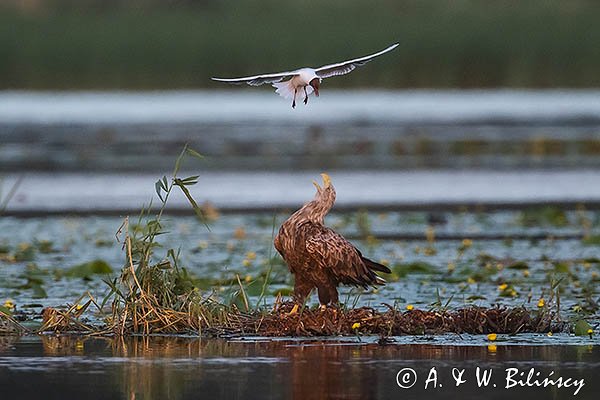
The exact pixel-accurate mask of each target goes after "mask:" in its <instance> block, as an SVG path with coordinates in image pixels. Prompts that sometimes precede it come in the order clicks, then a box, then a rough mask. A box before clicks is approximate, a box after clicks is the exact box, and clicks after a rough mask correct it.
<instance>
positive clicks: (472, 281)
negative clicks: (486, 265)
mask: <svg viewBox="0 0 600 400" xmlns="http://www.w3.org/2000/svg"><path fill="white" fill-rule="evenodd" d="M467 283H468V284H469V285H472V284H474V283H475V279H473V278H471V277H468V278H467Z"/></svg>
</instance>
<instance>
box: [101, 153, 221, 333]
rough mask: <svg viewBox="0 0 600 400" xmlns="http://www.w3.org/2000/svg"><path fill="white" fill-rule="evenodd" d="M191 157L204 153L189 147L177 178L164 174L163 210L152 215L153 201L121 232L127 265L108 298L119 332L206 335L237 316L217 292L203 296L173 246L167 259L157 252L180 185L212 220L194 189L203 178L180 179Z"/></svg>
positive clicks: (158, 187)
mask: <svg viewBox="0 0 600 400" xmlns="http://www.w3.org/2000/svg"><path fill="white" fill-rule="evenodd" d="M190 155H191V156H194V157H201V156H200V155H199V154H198V153H197V152H195V151H194V150H192V149H190V148H188V147H187V146H185V147H184V149H183V151H182V152H181V154H180V155H179V157H178V158H177V161H176V163H175V168H174V171H173V176H172V179H171V181H170V182H169V181H168V180H167V178H166V176H164V177H163V178H162V179H159V180H158V181H157V182H156V185H155V188H156V193H157V196H158V198H159V200H160V204H161V205H160V208H159V209H158V211H157V213H156V214H152V208H151V205H150V206H149V207H148V208H147V209H143V210H142V212H141V213H140V216H139V219H138V221H137V223H136V224H135V226H131V225H130V223H129V219H128V218H126V219H125V221H124V222H123V225H122V226H121V227H120V229H119V232H117V236H118V237H121V239H122V243H123V250H124V251H125V256H126V263H125V266H124V267H123V269H122V271H121V274H120V276H118V277H117V278H115V279H113V280H112V281H106V283H107V284H108V285H109V287H110V293H109V295H108V296H107V297H106V299H105V302H107V301H109V300H110V299H112V304H111V310H112V312H111V316H110V317H109V318H108V325H109V327H110V330H112V332H114V333H116V334H119V335H125V334H129V333H134V334H143V335H148V334H157V333H186V332H187V333H189V332H192V331H193V332H196V333H199V334H201V333H202V331H203V330H205V329H221V330H222V329H226V327H227V326H228V325H229V321H230V319H231V315H232V314H231V313H230V312H229V309H228V307H226V306H224V305H222V304H220V303H219V302H218V301H217V300H216V299H215V298H214V297H213V296H211V295H208V296H203V294H202V293H201V292H200V290H199V289H198V288H197V287H196V285H195V283H194V279H193V278H192V277H191V276H190V275H189V274H188V272H187V270H186V269H185V268H184V267H181V266H180V265H179V252H178V251H176V250H174V249H169V250H167V252H166V256H165V257H164V258H157V256H156V250H157V249H159V248H160V247H161V246H160V244H159V243H158V241H157V238H158V237H159V236H160V235H162V234H164V233H166V231H165V229H164V226H163V221H162V215H163V212H164V210H165V207H166V206H167V202H168V199H169V197H170V195H171V194H172V192H173V190H174V189H175V188H179V189H180V190H181V192H182V193H183V195H184V196H185V197H186V198H187V200H188V201H189V203H190V204H191V206H192V208H193V210H194V212H195V213H196V215H197V217H198V218H199V219H201V220H202V221H203V222H205V221H206V218H205V216H204V213H203V210H202V208H201V207H200V206H198V204H197V203H196V201H195V200H194V198H193V197H192V195H191V193H190V191H189V187H190V186H192V185H195V184H196V183H197V179H198V176H191V177H187V178H179V177H178V173H179V169H180V166H181V163H182V161H183V159H184V158H185V156H190ZM205 224H206V222H205ZM217 327H219V328H217Z"/></svg>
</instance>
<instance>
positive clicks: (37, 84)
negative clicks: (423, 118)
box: [0, 0, 600, 89]
mask: <svg viewBox="0 0 600 400" xmlns="http://www.w3.org/2000/svg"><path fill="white" fill-rule="evenodd" d="M599 16H600V2H598V1H591V0H590V1H585V0H568V1H565V0H528V1H516V0H515V1H509V0H499V1H482V0H479V1H476V0H455V1H439V0H436V1H433V0H384V1H359V0H328V1H318V0H295V1H276V0H263V1H248V0H227V1H225V0H197V1H192V0H184V1H181V0H180V1H176V0H172V1H168V0H162V1H159V0H131V1H124V0H0V89H169V88H172V89H180V88H204V87H217V86H218V85H217V84H216V83H214V82H211V81H210V79H209V78H210V77H211V76H222V77H235V76H243V75H248V74H255V73H261V72H275V71H279V70H287V69H291V68H296V67H300V66H306V65H310V66H315V67H316V66H319V65H322V64H327V63H330V62H335V61H340V60H344V59H347V58H352V57H357V56H361V55H365V54H369V53H371V52H374V51H377V50H380V49H382V48H384V47H386V46H387V45H389V44H391V43H393V42H397V41H398V42H400V43H401V46H400V47H399V48H398V49H397V50H396V51H395V52H394V53H391V54H388V55H386V56H384V57H382V58H381V59H379V60H378V61H377V62H374V63H372V64H370V66H369V69H368V70H367V71H364V73H361V74H351V75H349V76H348V77H347V78H344V79H332V80H331V81H330V82H328V85H331V86H338V87H342V86H344V87H368V86H373V87H385V88H424V87H440V88H474V87H533V88H546V87H575V88H581V87H597V86H600V74H599V73H598V71H600V22H599V19H598V17H599Z"/></svg>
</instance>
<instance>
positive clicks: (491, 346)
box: [487, 344, 498, 353]
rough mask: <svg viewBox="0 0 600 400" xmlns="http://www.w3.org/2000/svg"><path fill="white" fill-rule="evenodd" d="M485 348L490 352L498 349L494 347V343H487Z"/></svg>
mask: <svg viewBox="0 0 600 400" xmlns="http://www.w3.org/2000/svg"><path fill="white" fill-rule="evenodd" d="M487 349H488V351H489V352H490V353H495V352H496V351H497V350H498V347H496V345H495V344H488V347H487Z"/></svg>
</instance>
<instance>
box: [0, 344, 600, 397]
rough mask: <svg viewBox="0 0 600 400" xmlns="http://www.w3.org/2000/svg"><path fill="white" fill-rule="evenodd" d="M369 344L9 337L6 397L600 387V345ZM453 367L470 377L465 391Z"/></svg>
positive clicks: (0, 362) (569, 393)
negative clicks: (485, 376)
mask: <svg viewBox="0 0 600 400" xmlns="http://www.w3.org/2000/svg"><path fill="white" fill-rule="evenodd" d="M365 340H366V342H365V343H358V342H357V341H356V340H352V339H349V340H346V341H340V340H337V339H334V340H328V341H314V340H275V341H273V340H266V339H265V340H260V339H259V340H239V339H238V340H233V341H226V340H221V339H211V340H206V339H204V340H200V339H196V338H172V337H151V338H136V337H134V338H128V339H125V340H121V339H100V338H95V339H94V338H81V337H55V336H41V337H37V336H35V337H23V338H15V337H4V338H2V339H1V340H0V393H2V394H3V398H20V399H34V398H44V399H59V398H60V399H65V398H79V397H81V398H86V399H105V398H106V399H108V398H129V399H141V398H156V399H200V398H232V399H271V398H276V399H279V398H291V399H311V398H351V399H369V398H405V399H406V398H409V399H410V398H423V396H427V397H428V398H431V397H433V398H456V397H457V396H461V397H463V398H498V399H500V398H507V397H508V396H518V398H523V397H525V396H527V397H528V398H531V399H538V398H539V399H548V398H559V399H562V398H565V399H566V398H578V399H591V398H596V397H595V396H596V395H597V391H598V390H599V389H600V386H598V382H597V376H598V373H599V372H600V347H598V346H592V345H580V346H577V345H573V346H536V345H501V344H498V345H485V344H484V345H459V346H456V345H440V344H427V343H426V341H425V340H423V339H421V343H412V344H393V345H387V346H380V345H378V344H376V343H374V339H369V338H367V339H365ZM410 340H411V341H415V339H410ZM405 342H406V341H405ZM434 367H435V373H437V380H435V383H436V384H437V385H436V387H435V388H434V387H433V385H434V376H435V375H432V374H435V373H432V372H431V371H432V368H434ZM477 367H480V368H481V369H486V370H487V369H491V371H492V377H491V379H490V381H489V384H488V385H487V386H482V387H478V385H477V382H476V378H475V375H476V370H477ZM404 368H411V369H413V370H414V372H415V374H416V376H417V380H416V383H415V384H414V386H413V387H411V388H410V389H402V388H400V387H399V386H398V384H397V382H396V376H397V374H398V373H399V371H400V370H402V369H404ZM453 368H458V369H464V371H465V372H464V375H463V379H464V380H466V382H465V383H463V384H461V385H460V386H459V387H456V385H455V383H454V382H455V381H454V379H453V378H452V371H453ZM507 368H516V370H517V371H519V373H520V372H524V373H525V375H526V374H527V373H528V372H529V370H530V369H531V368H534V372H535V373H536V374H537V373H538V372H539V373H540V374H539V379H540V380H541V379H543V378H546V377H548V375H549V374H550V373H551V371H554V373H553V374H552V375H551V376H552V377H554V378H556V377H558V376H561V377H563V379H566V378H568V377H571V378H572V379H576V380H578V381H580V380H581V379H583V380H584V386H583V387H582V388H581V390H580V391H579V393H578V395H577V396H576V397H574V396H573V393H574V390H576V388H574V387H571V388H557V387H548V388H540V387H520V386H515V387H512V388H506V387H505V386H506V382H507V381H506V374H507V372H506V369H507ZM405 371H408V370H405ZM456 373H457V372H456V371H455V374H456ZM428 377H429V378H430V379H431V381H430V383H429V385H428V389H425V382H426V380H427V378H428ZM523 379H525V378H523ZM494 384H496V387H494V386H493V385H494ZM4 395H8V396H9V397H4Z"/></svg>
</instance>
